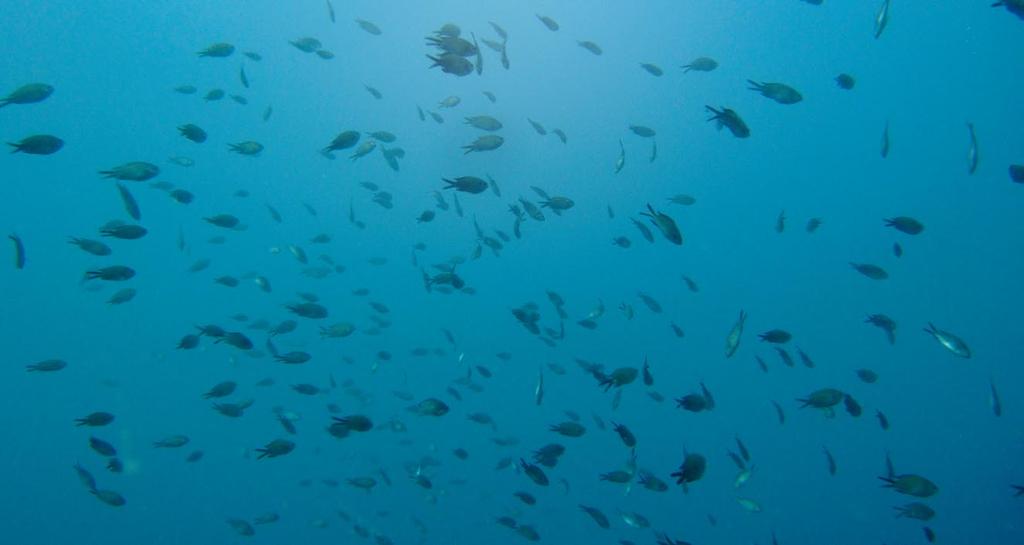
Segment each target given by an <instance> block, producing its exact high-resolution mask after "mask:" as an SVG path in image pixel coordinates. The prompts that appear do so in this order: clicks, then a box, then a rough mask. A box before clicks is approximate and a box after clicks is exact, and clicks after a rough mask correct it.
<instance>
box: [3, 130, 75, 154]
mask: <svg viewBox="0 0 1024 545" xmlns="http://www.w3.org/2000/svg"><path fill="white" fill-rule="evenodd" d="M7 145H8V146H11V147H12V148H14V149H12V150H11V153H25V154H27V155H53V154H54V153H57V152H58V151H60V150H61V148H63V147H64V141H63V140H61V139H60V138H57V137H56V136H53V135H51V134H35V135H32V136H28V137H25V138H23V139H21V141H20V142H8V143H7Z"/></svg>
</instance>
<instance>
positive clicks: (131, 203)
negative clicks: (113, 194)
mask: <svg viewBox="0 0 1024 545" xmlns="http://www.w3.org/2000/svg"><path fill="white" fill-rule="evenodd" d="M117 192H118V193H119V194H120V195H121V202H122V203H123V204H124V209H125V211H126V212H128V215H129V216H131V217H132V219H134V220H135V221H139V220H141V219H142V212H141V211H140V210H139V203H138V201H136V200H135V197H133V196H132V194H131V192H130V191H128V188H127V187H125V186H123V185H121V184H120V183H118V184H117Z"/></svg>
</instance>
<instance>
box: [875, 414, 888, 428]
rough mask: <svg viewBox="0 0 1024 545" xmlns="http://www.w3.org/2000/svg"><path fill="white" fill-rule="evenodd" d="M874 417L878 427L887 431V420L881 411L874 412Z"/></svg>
mask: <svg viewBox="0 0 1024 545" xmlns="http://www.w3.org/2000/svg"><path fill="white" fill-rule="evenodd" d="M875 416H876V417H878V425H879V427H881V428H882V429H883V430H888V429H889V418H888V417H887V416H885V413H883V412H882V411H879V410H877V409H876V410H875Z"/></svg>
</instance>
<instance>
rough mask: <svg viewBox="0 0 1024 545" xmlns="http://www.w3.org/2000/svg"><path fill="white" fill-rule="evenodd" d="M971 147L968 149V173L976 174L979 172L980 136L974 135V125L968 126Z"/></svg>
mask: <svg viewBox="0 0 1024 545" xmlns="http://www.w3.org/2000/svg"><path fill="white" fill-rule="evenodd" d="M967 135H968V137H969V145H968V147H967V173H968V174H974V173H975V172H977V170H978V157H979V156H978V136H977V135H976V134H975V133H974V123H968V124H967Z"/></svg>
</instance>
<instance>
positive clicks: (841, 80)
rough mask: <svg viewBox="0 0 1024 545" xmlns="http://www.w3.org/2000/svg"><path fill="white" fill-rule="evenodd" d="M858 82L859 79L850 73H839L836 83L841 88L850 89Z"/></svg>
mask: <svg viewBox="0 0 1024 545" xmlns="http://www.w3.org/2000/svg"><path fill="white" fill-rule="evenodd" d="M856 84H857V80H855V79H853V76H851V75H850V74H839V75H838V76H836V85H838V86H839V88H840V89H843V90H845V91H849V90H851V89H853V86H854V85H856Z"/></svg>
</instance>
